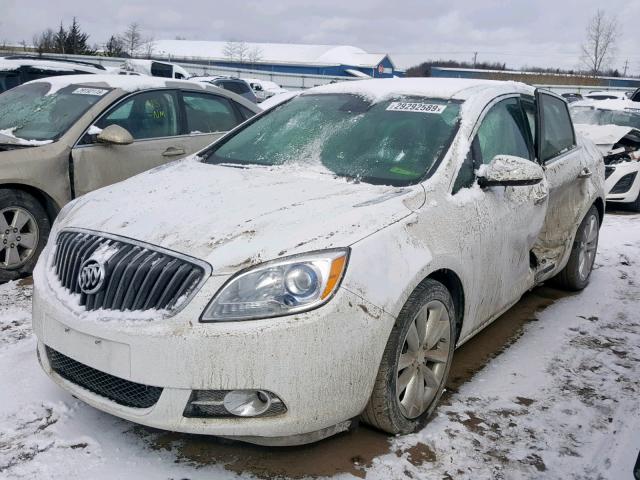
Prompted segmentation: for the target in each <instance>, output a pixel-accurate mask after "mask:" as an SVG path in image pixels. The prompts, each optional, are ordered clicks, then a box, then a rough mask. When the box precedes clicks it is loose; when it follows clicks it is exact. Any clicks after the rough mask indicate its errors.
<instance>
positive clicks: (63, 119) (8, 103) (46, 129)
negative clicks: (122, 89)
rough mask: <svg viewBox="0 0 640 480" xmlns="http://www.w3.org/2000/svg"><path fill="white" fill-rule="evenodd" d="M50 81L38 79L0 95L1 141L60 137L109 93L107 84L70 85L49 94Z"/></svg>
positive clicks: (43, 139)
mask: <svg viewBox="0 0 640 480" xmlns="http://www.w3.org/2000/svg"><path fill="white" fill-rule="evenodd" d="M50 88H51V85H50V84H48V83H46V82H37V83H31V84H27V85H22V86H20V87H16V88H12V89H11V90H8V91H6V92H4V93H3V94H1V95H0V133H2V134H3V136H0V143H3V142H5V141H6V140H7V138H11V137H16V138H17V139H22V140H41V141H47V140H50V141H51V140H57V139H58V137H60V136H61V135H62V134H63V133H64V132H66V131H67V130H68V129H69V127H70V126H71V125H73V124H74V123H75V122H76V121H77V120H78V118H80V117H81V116H82V114H83V113H84V112H86V111H87V110H88V109H89V108H90V107H91V106H92V105H94V104H95V103H97V102H98V100H100V99H101V98H102V97H103V96H104V95H105V94H106V93H108V92H109V90H108V89H105V88H87V87H79V86H77V85H70V86H68V87H65V88H63V89H61V90H58V91H57V92H55V93H52V94H51V95H47V93H48V92H49V89H50Z"/></svg>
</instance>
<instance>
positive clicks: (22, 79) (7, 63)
mask: <svg viewBox="0 0 640 480" xmlns="http://www.w3.org/2000/svg"><path fill="white" fill-rule="evenodd" d="M91 73H93V74H105V73H107V72H106V71H105V69H104V67H102V66H101V65H95V64H92V63H88V62H74V61H64V62H60V61H57V60H53V59H49V58H47V57H39V58H34V57H30V56H21V55H12V56H9V57H4V58H0V93H2V92H4V91H5V90H9V89H10V88H13V87H17V86H18V85H22V84H23V83H26V82H30V81H32V80H39V79H41V78H46V77H57V76H60V75H78V74H91Z"/></svg>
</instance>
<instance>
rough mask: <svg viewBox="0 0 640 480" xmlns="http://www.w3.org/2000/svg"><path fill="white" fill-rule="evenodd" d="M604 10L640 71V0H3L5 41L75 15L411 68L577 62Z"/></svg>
mask: <svg viewBox="0 0 640 480" xmlns="http://www.w3.org/2000/svg"><path fill="white" fill-rule="evenodd" d="M598 8H603V9H604V10H605V11H606V12H607V13H608V14H610V15H612V16H616V17H617V20H618V23H619V26H620V28H619V41H618V49H617V55H616V57H615V60H614V63H613V64H612V66H613V67H615V68H618V69H619V70H620V71H621V72H622V71H623V69H624V64H625V61H627V60H628V66H629V67H628V73H629V74H635V75H640V40H638V38H639V36H638V19H639V18H640V1H638V0H607V1H606V2H605V1H604V0H569V1H568V0H535V1H530V0H519V1H518V0H512V1H508V0H464V1H455V0H408V1H396V2H392V1H390V0H369V1H364V0H324V1H314V2H307V1H298V0H271V1H264V0H262V1H238V0H218V1H212V0H182V1H176V0H107V1H103V2H96V1H89V2H88V1H86V0H61V1H52V0H0V12H2V16H1V17H0V42H3V41H6V42H15V43H17V42H20V41H22V40H26V41H27V42H30V40H31V38H32V37H33V35H34V34H36V33H37V32H39V31H42V30H43V29H45V28H47V27H52V28H55V27H56V26H57V24H59V22H60V21H63V22H64V23H65V24H67V23H69V22H70V21H71V18H72V17H73V16H76V17H78V19H79V21H80V23H81V25H82V27H83V28H84V29H85V30H86V31H87V32H89V33H90V35H91V38H90V41H91V42H95V43H103V42H104V41H105V40H106V39H107V38H108V37H109V35H111V34H112V33H119V32H122V31H123V30H124V29H125V28H126V26H127V25H128V24H129V23H131V22H134V21H135V22H138V23H139V24H140V25H141V26H142V28H143V30H144V31H145V34H146V35H148V36H152V37H154V38H155V39H157V40H160V39H173V38H175V37H177V36H180V37H186V38H187V39H193V40H234V41H246V42H251V41H255V42H292V43H322V44H345V45H355V46H358V47H361V48H364V49H365V50H367V51H371V52H387V53H389V54H390V55H391V57H392V59H393V60H394V61H395V62H396V64H398V65H399V66H401V67H403V68H406V67H408V66H411V65H414V64H416V63H420V61H422V60H424V59H450V58H451V59H456V60H471V59H472V57H473V53H474V52H478V60H482V61H499V62H505V63H506V64H507V66H508V67H513V68H519V67H523V66H552V67H562V68H573V67H577V66H579V61H580V44H581V43H582V41H583V39H584V36H585V27H586V25H587V22H588V20H589V18H590V17H591V16H592V15H593V14H594V13H595V11H596V10H597V9H598Z"/></svg>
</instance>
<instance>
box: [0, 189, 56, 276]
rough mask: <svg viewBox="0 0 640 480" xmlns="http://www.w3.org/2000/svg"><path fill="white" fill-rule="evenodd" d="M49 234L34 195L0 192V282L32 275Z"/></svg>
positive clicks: (49, 226) (45, 214)
mask: <svg viewBox="0 0 640 480" xmlns="http://www.w3.org/2000/svg"><path fill="white" fill-rule="evenodd" d="M23 222H24V223H23ZM50 231H51V222H50V220H49V216H48V215H47V212H46V211H45V209H44V207H43V206H42V204H41V203H40V202H39V201H38V200H37V199H36V198H35V197H34V196H33V195H30V194H28V193H26V192H23V191H21V190H8V189H0V282H7V281H9V280H16V279H18V278H22V277H25V276H27V275H30V274H31V272H33V269H34V267H35V265H36V262H37V261H38V257H39V256H40V253H41V252H42V249H43V248H44V246H45V244H46V243H47V239H48V238H49V232H50ZM16 254H17V257H16ZM16 259H17V260H16Z"/></svg>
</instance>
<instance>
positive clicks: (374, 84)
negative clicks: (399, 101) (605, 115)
mask: <svg viewBox="0 0 640 480" xmlns="http://www.w3.org/2000/svg"><path fill="white" fill-rule="evenodd" d="M487 91H492V92H493V91H496V93H499V92H501V91H504V92H505V93H508V92H520V93H530V94H533V92H534V89H533V87H530V86H528V85H525V84H524V83H520V82H504V81H497V80H470V79H459V78H453V79H452V78H383V79H372V80H356V81H345V82H341V83H333V84H329V85H322V86H319V87H315V88H312V89H310V90H307V91H306V92H304V93H303V95H307V94H314V93H350V94H355V95H360V96H364V97H367V98H369V99H371V100H372V101H381V100H383V99H386V98H391V97H394V96H398V95H415V96H420V97H429V98H446V99H450V98H451V99H452V98H455V99H458V100H466V99H468V98H470V97H472V96H473V95H476V94H478V93H480V92H487Z"/></svg>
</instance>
